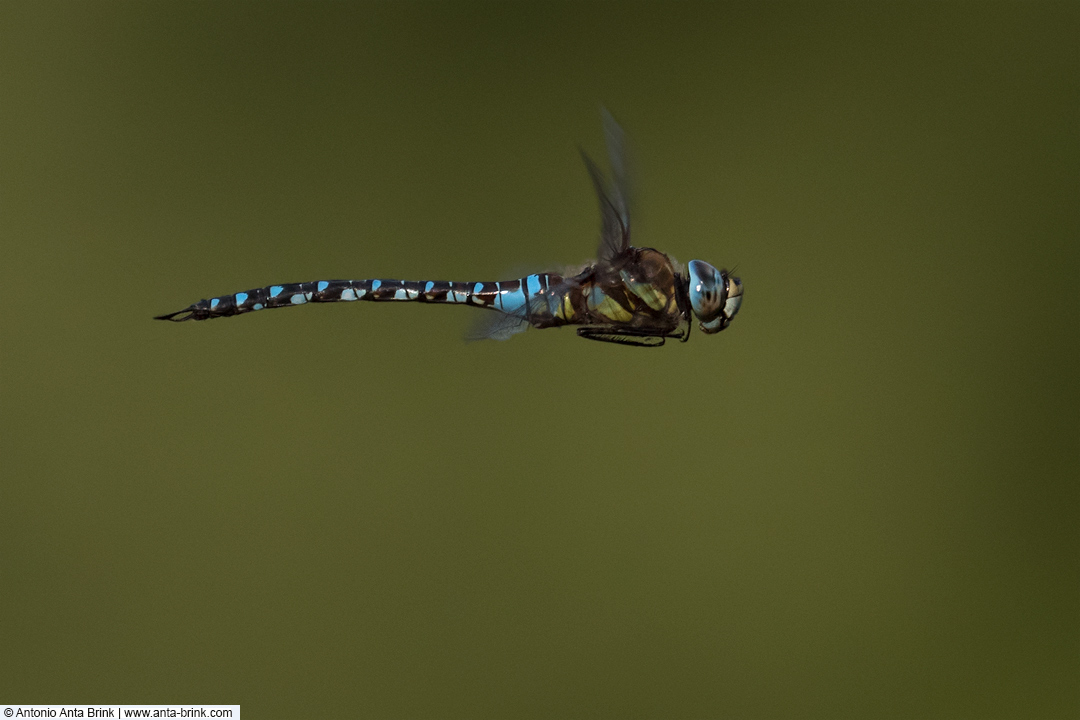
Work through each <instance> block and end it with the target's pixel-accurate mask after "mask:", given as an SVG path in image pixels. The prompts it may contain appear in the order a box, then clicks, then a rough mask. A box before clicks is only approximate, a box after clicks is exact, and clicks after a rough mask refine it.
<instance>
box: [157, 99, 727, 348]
mask: <svg viewBox="0 0 1080 720" xmlns="http://www.w3.org/2000/svg"><path fill="white" fill-rule="evenodd" d="M603 120H604V136H605V140H606V145H607V150H608V157H609V164H610V166H611V177H610V178H609V177H608V176H607V175H605V174H604V173H603V172H602V171H601V170H600V169H599V168H598V167H597V165H596V164H595V163H594V162H593V161H592V160H591V159H590V158H589V156H588V155H587V154H586V153H585V152H584V151H582V152H581V156H582V159H583V160H584V161H585V166H586V168H587V169H588V171H589V175H590V177H591V178H592V184H593V187H594V189H595V191H596V195H597V197H598V198H599V201H600V216H601V225H600V245H599V249H598V251H597V253H596V259H595V260H593V261H591V262H589V263H588V264H586V265H585V266H584V267H582V268H580V269H578V270H576V271H565V272H562V273H554V272H549V273H536V274H532V275H527V276H525V277H522V278H518V279H516V280H500V281H494V282H453V281H444V280H390V279H368V280H312V281H310V282H300V283H283V284H280V285H267V286H265V287H261V288H255V289H253V290H245V291H244V292H238V293H233V294H231V295H221V296H219V297H214V298H210V299H204V300H199V301H198V302H196V303H193V304H191V305H189V306H188V307H186V308H184V309H183V310H178V311H177V312H173V313H168V314H166V315H159V316H157V317H156V318H155V319H156V320H171V321H173V322H182V321H185V320H210V319H212V318H220V317H230V316H232V315H243V314H245V313H249V312H254V311H256V310H263V309H269V308H286V307H297V306H299V305H306V304H308V303H329V302H354V301H359V300H367V301H373V302H419V303H435V304H457V305H469V306H472V307H476V308H481V309H485V310H488V311H494V312H489V313H488V315H487V317H486V318H485V319H484V320H482V321H481V322H480V323H479V325H478V327H477V328H475V329H474V330H473V331H472V332H471V333H470V334H469V335H468V336H467V339H485V338H491V339H497V340H505V339H507V338H509V337H510V336H512V335H514V334H516V333H519V332H522V331H524V330H526V329H528V328H530V327H533V328H540V329H544V328H552V327H561V326H565V325H571V326H575V327H576V330H577V334H578V336H580V337H583V338H586V339H588V340H597V341H601V342H610V343H617V344H621V345H629V346H636V347H660V346H661V345H663V344H664V342H665V340H668V339H677V340H680V341H682V342H686V341H687V340H688V339H689V338H690V328H691V326H692V324H693V319H696V320H697V322H698V325H699V327H700V328H701V331H702V332H704V333H705V334H708V335H711V334H715V333H718V332H720V331H721V330H724V329H726V328H727V327H728V325H730V324H731V321H732V319H734V317H735V315H736V314H737V313H738V312H739V308H740V307H741V305H742V297H743V286H742V282H741V281H740V279H739V278H737V277H734V276H733V275H732V274H731V273H729V272H728V271H727V270H726V269H717V268H716V267H714V266H712V265H710V264H709V263H707V262H705V261H703V260H691V261H690V262H689V263H688V264H687V265H686V266H685V268H684V267H683V266H681V265H679V264H678V263H676V262H675V261H674V260H673V259H672V258H671V257H670V256H668V255H667V254H665V253H663V252H660V251H659V250H655V249H653V248H649V247H634V246H633V245H631V243H630V212H629V204H630V183H629V179H628V177H627V175H628V173H627V161H626V140H625V136H624V134H623V131H622V129H621V128H620V127H619V125H618V124H617V123H616V122H615V120H614V119H613V118H612V117H611V115H610V114H608V113H607V112H606V111H605V112H604V118H603Z"/></svg>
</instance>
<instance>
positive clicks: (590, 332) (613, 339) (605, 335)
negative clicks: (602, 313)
mask: <svg viewBox="0 0 1080 720" xmlns="http://www.w3.org/2000/svg"><path fill="white" fill-rule="evenodd" d="M577 334H578V337H583V338H585V339H586V340H597V341H599V342H609V343H616V344H619V345H632V346H634V347H660V346H661V345H663V344H664V339H665V336H664V335H663V334H660V333H658V332H656V331H652V332H650V331H648V330H631V329H628V328H612V327H605V326H603V325H600V326H585V327H580V328H578V329H577Z"/></svg>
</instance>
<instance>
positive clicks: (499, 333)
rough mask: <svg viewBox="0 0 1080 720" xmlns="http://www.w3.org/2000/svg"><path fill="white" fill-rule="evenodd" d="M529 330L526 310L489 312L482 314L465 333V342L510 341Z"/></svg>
mask: <svg viewBox="0 0 1080 720" xmlns="http://www.w3.org/2000/svg"><path fill="white" fill-rule="evenodd" d="M528 329H529V321H528V320H526V319H525V309H524V308H522V309H521V310H520V311H519V312H516V313H504V312H498V311H494V312H492V311H488V312H485V313H482V314H481V315H480V316H479V317H477V319H476V320H474V321H473V323H472V325H471V326H470V327H469V329H468V330H467V331H466V332H465V342H476V341H477V340H509V339H510V338H511V337H512V336H514V335H517V334H518V333H519V332H525V331H526V330H528Z"/></svg>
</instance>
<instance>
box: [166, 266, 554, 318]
mask: <svg viewBox="0 0 1080 720" xmlns="http://www.w3.org/2000/svg"><path fill="white" fill-rule="evenodd" d="M541 277H543V278H544V282H543V285H544V287H545V288H546V287H547V281H546V280H547V276H538V275H530V276H529V277H527V278H524V279H523V280H503V281H498V282H448V281H445V280H313V281H311V282H302V283H288V284H284V285H270V286H267V287H262V288H255V289H253V290H247V291H245V292H239V293H235V294H233V295H222V296H220V297H215V298H211V299H209V300H200V301H199V302H197V303H194V304H192V305H190V306H188V307H186V308H184V309H183V310H179V311H177V312H174V313H169V314H167V315H160V316H158V317H157V318H156V319H158V320H173V321H175V322H180V321H183V320H209V319H210V318H216V317H228V316H230V315H241V314H243V313H248V312H253V311H255V310H262V309H264V308H279V307H293V306H295V305H305V304H307V303H309V302H315V303H318V302H352V301H355V300H368V301H375V302H380V301H403V302H410V301H411V302H430V303H459V304H466V305H474V306H476V307H484V308H490V309H493V310H499V311H502V312H505V313H510V314H522V315H523V317H524V314H525V308H526V305H527V304H528V303H527V301H526V297H525V294H526V291H527V290H528V291H531V290H532V288H533V286H534V285H535V287H536V288H537V289H539V287H540V280H539V278H541Z"/></svg>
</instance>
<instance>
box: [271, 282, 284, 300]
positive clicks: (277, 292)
mask: <svg viewBox="0 0 1080 720" xmlns="http://www.w3.org/2000/svg"><path fill="white" fill-rule="evenodd" d="M284 289H285V288H283V287H281V286H280V285H274V286H273V287H271V288H270V297H272V298H273V297H277V296H278V295H280V294H281V291H282V290H284Z"/></svg>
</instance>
